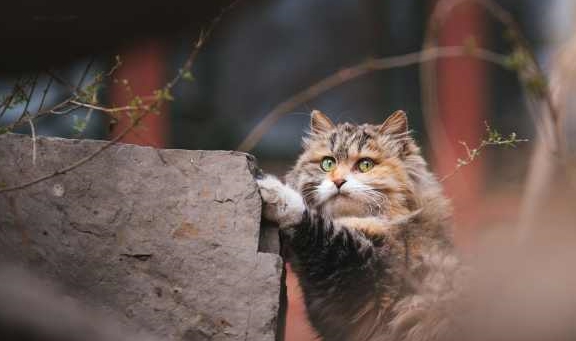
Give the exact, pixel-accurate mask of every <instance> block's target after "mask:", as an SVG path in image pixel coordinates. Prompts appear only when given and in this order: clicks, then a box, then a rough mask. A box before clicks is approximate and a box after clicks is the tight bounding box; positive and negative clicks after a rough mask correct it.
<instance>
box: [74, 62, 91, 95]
mask: <svg viewBox="0 0 576 341" xmlns="http://www.w3.org/2000/svg"><path fill="white" fill-rule="evenodd" d="M92 64H94V57H91V58H90V60H89V61H88V64H87V65H86V67H85V68H84V72H82V76H80V80H79V81H78V85H76V92H78V93H80V92H82V83H84V79H86V76H87V75H88V72H89V71H90V68H91V67H92Z"/></svg>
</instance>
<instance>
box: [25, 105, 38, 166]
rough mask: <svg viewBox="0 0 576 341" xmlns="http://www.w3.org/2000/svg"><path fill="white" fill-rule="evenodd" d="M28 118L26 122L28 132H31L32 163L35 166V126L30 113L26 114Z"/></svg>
mask: <svg viewBox="0 0 576 341" xmlns="http://www.w3.org/2000/svg"><path fill="white" fill-rule="evenodd" d="M26 116H27V118H28V123H29V124H30V132H31V134H32V165H33V166H34V167H36V128H34V122H33V121H32V117H31V116H30V115H26Z"/></svg>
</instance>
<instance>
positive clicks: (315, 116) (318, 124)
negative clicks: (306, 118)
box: [310, 110, 335, 134]
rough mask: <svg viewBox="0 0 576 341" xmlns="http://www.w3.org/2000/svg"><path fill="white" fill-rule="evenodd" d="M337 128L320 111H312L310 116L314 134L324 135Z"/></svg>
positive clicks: (311, 130) (311, 129) (311, 128)
mask: <svg viewBox="0 0 576 341" xmlns="http://www.w3.org/2000/svg"><path fill="white" fill-rule="evenodd" d="M334 128H335V125H334V123H332V121H330V119H329V118H328V116H326V115H324V114H323V113H322V112H320V111H319V110H312V113H311V114H310V132H311V133H312V134H322V133H325V132H327V131H330V130H332V129H334Z"/></svg>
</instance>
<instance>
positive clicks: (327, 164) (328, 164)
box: [320, 156, 336, 172]
mask: <svg viewBox="0 0 576 341" xmlns="http://www.w3.org/2000/svg"><path fill="white" fill-rule="evenodd" d="M334 167H336V160H335V159H334V158H333V157H331V156H326V157H324V158H323V159H322V161H321V162H320V168H322V170H323V171H325V172H329V171H331V170H333V169H334Z"/></svg>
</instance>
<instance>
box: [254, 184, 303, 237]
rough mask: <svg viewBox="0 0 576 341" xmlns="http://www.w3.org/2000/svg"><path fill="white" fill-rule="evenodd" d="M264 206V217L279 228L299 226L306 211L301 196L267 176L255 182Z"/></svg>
mask: <svg viewBox="0 0 576 341" xmlns="http://www.w3.org/2000/svg"><path fill="white" fill-rule="evenodd" d="M256 182H257V183H258V187H260V195H261V196H262V200H263V202H264V205H263V207H262V209H263V213H264V217H266V219H268V220H271V221H275V222H277V223H278V225H279V226H280V227H281V228H284V227H290V226H294V225H297V224H299V223H300V222H301V221H302V216H303V214H304V211H305V210H306V205H305V204H304V200H303V199H302V196H301V195H300V194H299V193H298V192H296V191H295V190H293V189H292V188H290V187H288V186H287V185H284V184H283V183H282V182H281V181H280V180H278V179H277V178H275V177H273V176H270V175H267V176H266V177H264V178H263V179H260V180H256Z"/></svg>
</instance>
